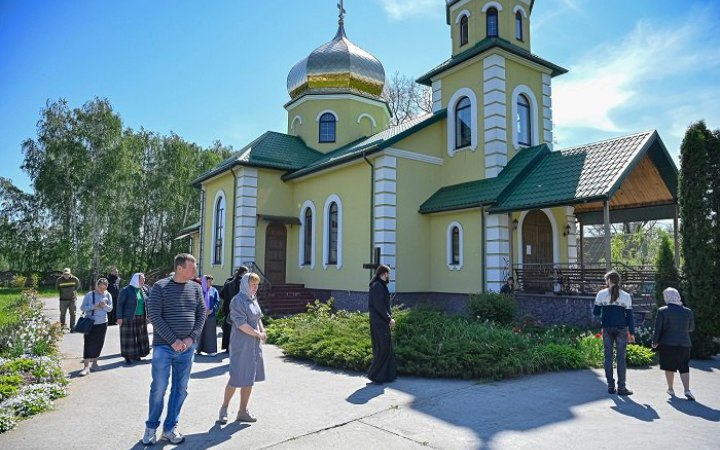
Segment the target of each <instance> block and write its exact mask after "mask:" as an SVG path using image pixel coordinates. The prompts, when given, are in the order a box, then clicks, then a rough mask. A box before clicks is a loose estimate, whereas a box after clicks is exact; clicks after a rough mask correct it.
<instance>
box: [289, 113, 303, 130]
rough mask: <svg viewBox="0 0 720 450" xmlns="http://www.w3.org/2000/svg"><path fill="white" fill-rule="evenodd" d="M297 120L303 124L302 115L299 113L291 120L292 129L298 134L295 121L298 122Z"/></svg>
mask: <svg viewBox="0 0 720 450" xmlns="http://www.w3.org/2000/svg"><path fill="white" fill-rule="evenodd" d="M296 122H298V123H300V125H302V123H303V121H302V117H300V116H299V115H297V116H295V117H293V120H292V122H290V131H291V132H292V133H293V134H297V130H296V129H295V123H296Z"/></svg>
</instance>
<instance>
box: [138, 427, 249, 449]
mask: <svg viewBox="0 0 720 450" xmlns="http://www.w3.org/2000/svg"><path fill="white" fill-rule="evenodd" d="M249 426H250V425H249V424H247V423H240V422H230V423H228V424H227V425H225V426H221V425H220V424H219V423H217V422H216V423H215V425H213V426H212V428H210V429H209V430H207V431H206V432H204V433H195V434H186V435H185V441H183V442H182V443H181V444H178V445H180V446H182V448H184V449H188V450H190V449H206V448H210V447H214V446H216V445H219V444H222V443H223V442H225V441H229V440H230V439H231V438H232V436H233V434H235V433H236V432H238V431H241V430H244V429H245V428H248V427H249ZM158 437H160V431H159V430H158ZM165 447H173V448H174V447H176V446H175V445H174V444H171V443H170V442H169V441H167V440H165V439H158V441H157V443H155V445H143V443H142V442H141V441H138V443H137V444H135V445H133V446H132V447H130V449H129V450H144V449H150V448H152V449H159V448H165Z"/></svg>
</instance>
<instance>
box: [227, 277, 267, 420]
mask: <svg viewBox="0 0 720 450" xmlns="http://www.w3.org/2000/svg"><path fill="white" fill-rule="evenodd" d="M259 285H260V277H259V276H258V275H257V274H254V273H252V272H249V273H246V274H245V275H243V277H242V279H241V281H240V292H238V293H237V295H236V296H235V297H233V299H232V301H231V302H230V320H231V322H232V325H233V327H232V334H231V335H230V379H229V380H228V383H227V386H225V396H224V398H223V404H222V406H221V407H220V415H219V418H218V422H220V423H227V420H228V418H227V416H228V406H229V405H230V400H232V397H233V395H234V394H235V390H236V389H237V388H240V409H239V410H238V413H237V420H238V421H240V422H255V421H257V419H256V418H255V417H254V416H252V415H251V414H250V411H248V409H247V406H248V402H249V401H250V394H251V393H252V388H253V385H254V384H255V382H256V381H264V380H265V365H264V363H263V355H262V346H261V345H260V344H261V343H262V342H264V341H265V339H266V338H267V336H266V335H265V327H264V326H263V323H262V312H261V311H260V305H258V302H257V297H256V294H257V290H258V286H259Z"/></svg>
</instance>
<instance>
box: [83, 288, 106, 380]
mask: <svg viewBox="0 0 720 450" xmlns="http://www.w3.org/2000/svg"><path fill="white" fill-rule="evenodd" d="M107 287H108V280H106V279H105V278H100V279H99V280H97V283H95V290H93V291H91V292H88V293H87V294H85V298H83V302H82V305H81V306H80V309H81V310H82V311H83V312H84V313H85V316H86V317H91V318H92V319H93V321H94V322H95V323H94V325H93V327H92V329H91V330H90V333H88V334H86V335H84V336H83V338H84V342H83V364H84V365H85V367H83V369H82V370H81V371H80V376H81V377H84V376H85V375H87V374H89V373H90V371H91V370H97V369H99V367H98V363H97V360H98V357H99V356H100V352H102V348H103V345H105V333H106V332H107V327H108V325H107V322H108V317H107V313H108V312H109V311H112V309H113V303H112V296H111V295H110V294H109V293H108V292H107Z"/></svg>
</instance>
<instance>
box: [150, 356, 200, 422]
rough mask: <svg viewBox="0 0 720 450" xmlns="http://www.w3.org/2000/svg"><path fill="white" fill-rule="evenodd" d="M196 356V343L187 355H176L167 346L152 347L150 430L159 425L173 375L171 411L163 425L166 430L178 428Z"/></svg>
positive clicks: (169, 401) (169, 407)
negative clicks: (176, 426) (166, 393)
mask: <svg viewBox="0 0 720 450" xmlns="http://www.w3.org/2000/svg"><path fill="white" fill-rule="evenodd" d="M194 357H195V344H193V345H191V346H190V347H189V348H188V349H186V350H185V351H184V352H176V351H175V350H173V348H172V347H171V346H169V345H166V344H160V345H155V346H153V356H152V383H151V384H150V405H149V411H148V420H147V422H145V425H146V426H147V427H148V428H153V429H155V428H157V427H159V426H160V416H161V415H162V411H163V403H164V401H165V392H166V391H167V387H168V382H169V381H170V374H171V372H172V386H171V387H170V398H169V399H168V406H167V409H168V410H167V416H166V417H165V423H164V424H163V431H170V430H172V429H173V428H174V427H175V425H177V423H178V419H179V417H180V409H181V408H182V405H183V402H184V401H185V397H187V385H188V381H190V369H192V363H193V359H194Z"/></svg>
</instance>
